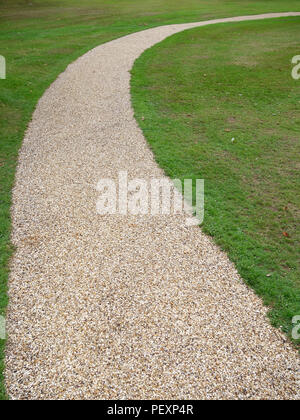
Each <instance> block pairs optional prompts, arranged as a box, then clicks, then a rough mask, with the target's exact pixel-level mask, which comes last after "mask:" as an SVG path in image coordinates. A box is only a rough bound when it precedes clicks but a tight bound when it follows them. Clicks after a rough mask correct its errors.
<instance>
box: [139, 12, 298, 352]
mask: <svg viewBox="0 0 300 420" xmlns="http://www.w3.org/2000/svg"><path fill="white" fill-rule="evenodd" d="M299 39H300V18H284V19H279V20H278V19H277V20H276V19H272V20H267V21H256V22H245V23H238V24H221V25H215V26H213V27H204V28H197V29H193V30H189V31H185V32H182V33H179V34H177V35H174V36H173V37H170V38H168V39H167V40H165V41H164V42H162V43H160V44H158V45H156V46H154V47H153V48H151V49H149V50H147V51H146V52H145V53H144V54H143V55H142V56H141V57H140V58H139V59H138V60H137V62H136V64H135V67H134V69H133V71H132V75H133V77H132V94H133V104H134V108H135V112H136V117H137V120H138V122H139V124H140V126H141V127H142V129H143V131H144V134H145V137H146V138H147V140H148V142H149V144H150V145H151V148H152V150H153V152H154V154H155V157H156V160H157V162H158V164H159V165H160V166H161V167H162V168H163V169H164V170H165V172H166V173H167V174H168V175H169V176H170V177H171V178H174V179H175V178H179V179H182V180H183V179H185V178H192V179H197V178H200V179H205V183H206V191H205V219H204V223H203V229H204V231H205V232H207V233H208V234H210V235H211V236H213V237H214V239H215V241H216V242H217V243H218V244H219V245H220V246H221V248H222V249H224V250H225V251H226V252H227V253H228V255H229V257H230V258H231V260H232V261H233V262H234V263H235V264H236V267H237V269H238V271H239V273H240V274H241V276H242V277H243V279H244V280H245V281H246V282H247V283H248V284H249V285H250V286H251V287H252V288H253V289H254V290H255V291H256V292H257V293H258V294H259V295H260V296H261V297H262V298H263V300H264V302H265V304H266V305H268V306H270V308H271V310H270V318H271V321H272V323H273V324H274V325H275V326H277V327H282V329H283V331H285V332H286V333H287V334H289V335H290V334H291V329H292V318H293V317H294V316H295V315H299V314H300V261H299V255H300V230H299V225H300V194H299V191H300V175H299V170H300V158H299V157H300V142H299V138H300V120H299V112H300V80H297V81H295V80H294V79H293V78H292V77H291V70H292V65H291V60H292V57H293V56H295V55H297V54H298V55H299V53H300V50H299ZM299 343H300V341H298V344H299ZM296 345H297V343H296Z"/></svg>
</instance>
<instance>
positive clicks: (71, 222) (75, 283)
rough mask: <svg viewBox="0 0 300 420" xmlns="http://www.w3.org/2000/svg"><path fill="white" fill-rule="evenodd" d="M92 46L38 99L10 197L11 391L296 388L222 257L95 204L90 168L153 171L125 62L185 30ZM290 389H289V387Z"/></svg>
mask: <svg viewBox="0 0 300 420" xmlns="http://www.w3.org/2000/svg"><path fill="white" fill-rule="evenodd" d="M289 15H300V13H282V14H269V15H264V16H263V15H260V16H248V17H239V18H232V19H218V20H214V21H209V22H200V23H191V24H183V25H171V26H163V27H159V28H155V29H150V30H146V31H144V32H139V33H135V34H132V35H129V36H126V37H124V38H121V39H117V40H115V41H112V42H109V43H107V44H104V45H101V46H99V47H98V48H95V49H94V50H92V51H90V52H89V53H88V54H86V55H84V56H83V57H81V58H80V59H78V60H77V61H76V62H75V63H73V64H71V65H70V66H69V67H68V69H67V70H66V71H65V72H64V73H63V74H62V75H61V76H60V77H59V78H58V79H57V80H56V82H55V83H54V84H53V85H52V86H51V87H50V88H49V89H48V91H47V92H46V93H45V95H44V96H43V97H42V99H41V100H40V102H39V104H38V107H37V109H36V111H35V113H34V116H33V120H32V122H31V124H30V127H29V129H28V132H27V134H26V137H25V139H24V143H23V147H22V150H21V152H20V158H19V166H18V171H17V178H16V186H15V189H14V197H13V200H14V207H13V228H14V229H13V242H14V244H15V246H16V253H15V255H14V258H13V261H12V267H11V277H10V284H9V296H10V304H9V308H8V333H9V339H8V343H7V349H6V384H7V390H8V393H9V395H10V397H11V398H13V399H56V398H63V399H74V398H85V399H92V398H94V399H121V398H130V399H140V398H145V399H153V398H158V399H165V398H167V399H174V398H178V399H200V398H224V399H225V398H226V399H227V398H267V399H271V398H287V399H290V398H297V392H298V391H299V389H298V388H297V379H298V377H297V375H298V369H299V360H298V356H297V353H296V351H295V350H294V349H293V348H292V346H291V345H290V344H289V343H288V342H287V341H286V340H285V338H284V336H283V335H282V334H281V333H280V332H279V331H278V330H276V329H274V328H272V327H271V326H270V325H269V322H268V320H267V319H266V308H264V307H263V305H262V303H261V301H260V299H259V298H258V297H256V296H255V295H254V293H253V292H252V291H251V290H249V289H248V288H247V287H246V286H245V285H244V283H243V281H242V280H241V279H240V278H239V276H238V274H237V272H236V270H235V268H234V266H233V264H231V263H230V261H229V260H228V258H227V256H226V255H225V254H224V253H222V252H220V250H219V249H218V248H217V247H216V246H215V245H214V244H213V243H212V241H211V240H210V239H209V238H208V237H206V236H205V235H203V233H202V232H201V230H200V229H199V228H198V227H195V226H194V227H187V226H185V223H184V222H185V217H184V216H182V215H178V216H159V217H158V216H156V217H150V216H144V217H137V216H130V217H122V216H100V215H97V213H96V201H97V198H98V194H99V193H97V191H96V188H95V187H96V185H97V182H98V181H99V179H101V178H117V176H118V172H119V171H120V170H127V171H128V174H129V177H130V178H133V177H138V178H144V179H150V178H153V177H160V176H162V171H161V170H160V169H159V168H158V167H157V165H156V163H155V161H154V159H153V156H152V154H151V152H150V150H149V149H148V146H147V143H146V141H145V139H144V137H143V135H142V133H141V131H140V129H139V128H138V126H137V124H136V122H135V119H134V115H133V111H132V108H131V102H130V74H129V70H130V69H131V68H132V65H133V63H134V61H135V59H136V58H137V57H138V56H139V55H140V54H141V53H142V52H143V51H144V50H145V49H146V48H148V47H150V46H152V45H153V44H155V43H157V42H159V41H161V40H163V39H164V38H166V37H167V36H169V35H172V34H174V33H176V32H179V31H182V30H184V29H188V28H193V27H196V26H203V25H208V24H213V23H218V22H236V21H242V20H252V19H262V18H267V17H280V16H289ZM298 397H299V395H298Z"/></svg>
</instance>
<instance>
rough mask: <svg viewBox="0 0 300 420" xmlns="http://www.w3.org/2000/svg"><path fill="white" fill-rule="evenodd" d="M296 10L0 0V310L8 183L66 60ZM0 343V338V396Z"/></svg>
mask: <svg viewBox="0 0 300 420" xmlns="http://www.w3.org/2000/svg"><path fill="white" fill-rule="evenodd" d="M291 10H292V11H300V5H299V1H298V0H272V1H270V0H260V1H258V0H185V1H182V0H164V1H158V0H144V1H141V0H84V1H79V0H0V23H1V25H0V55H3V56H5V58H6V60H7V79H6V80H0V111H1V112H0V121H1V124H0V315H1V314H5V308H6V306H7V277H8V262H9V258H10V256H11V254H12V247H11V244H10V240H9V238H10V226H11V224H10V206H11V189H12V186H13V181H14V174H15V167H16V162H17V155H18V150H19V147H20V145H21V141H22V138H23V135H24V131H25V129H26V127H27V125H28V122H29V120H30V118H31V115H32V112H33V110H34V108H35V106H36V103H37V101H38V99H39V98H40V97H41V96H42V94H43V92H44V91H45V89H46V88H47V87H48V86H49V84H50V83H51V82H52V81H54V80H55V78H56V77H57V76H58V74H59V73H61V72H62V71H63V70H64V69H65V68H66V66H67V65H68V64H69V63H70V62H72V61H73V60H75V59H76V58H77V57H79V56H80V55H82V54H84V53H85V52H86V51H88V50H90V49H91V48H93V47H95V46H97V45H99V44H101V43H104V42H107V41H110V40H112V39H114V38H118V37H120V36H122V35H126V34H128V33H132V32H136V31H140V30H143V29H146V28H149V27H153V26H159V25H163V24H169V23H183V22H191V21H197V20H205V19H210V18H215V17H228V16H236V15H241V14H243V15H246V14H254V13H264V12H284V11H291ZM4 344H5V343H4V342H3V341H1V340H0V399H4V398H5V389H4V384H3V357H4Z"/></svg>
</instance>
